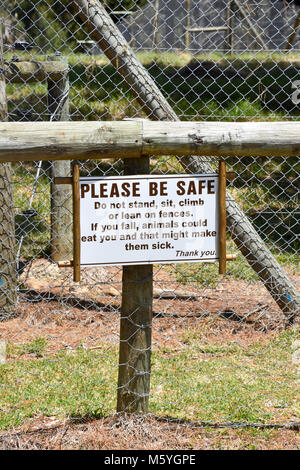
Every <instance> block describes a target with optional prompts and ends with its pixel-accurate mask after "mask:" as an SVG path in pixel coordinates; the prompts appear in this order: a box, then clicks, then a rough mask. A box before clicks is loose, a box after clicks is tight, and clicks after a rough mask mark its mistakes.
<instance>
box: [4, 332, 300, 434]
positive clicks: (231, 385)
mask: <svg viewBox="0 0 300 470" xmlns="http://www.w3.org/2000/svg"><path fill="white" fill-rule="evenodd" d="M296 338H297V332H296V331H293V330H289V331H285V332H283V333H281V334H278V335H277V336H274V337H273V338H272V339H269V340H259V341H257V340H256V341H255V342H253V343H252V344H249V345H248V346H247V347H242V346H241V345H240V344H239V343H238V342H226V341H223V342H220V341H219V342H216V343H213V342H207V339H206V337H205V336H204V335H203V331H202V326H201V325H200V324H199V325H198V326H197V327H195V328H192V329H186V330H185V331H184V332H183V333H182V336H181V341H182V348H181V349H180V350H178V349H177V350H174V349H173V348H169V347H166V346H163V345H161V347H160V348H159V350H157V351H155V353H153V355H152V376H151V398H150V409H149V411H150V412H151V413H154V414H156V415H159V416H172V417H174V418H176V417H177V418H185V419H192V420H202V421H213V422H224V421H225V422H226V421H230V422H235V421H242V422H249V423H255V422H261V423H264V422H268V423H270V422H286V421H289V420H291V421H292V420H296V419H297V418H299V412H300V410H299V401H298V398H297V392H296V385H297V380H299V370H297V367H296V365H294V364H293V363H292V360H291V358H292V348H291V345H292V342H293V341H294V340H295V339H296ZM33 343H34V342H31V344H30V347H29V346H27V348H26V347H25V350H26V353H27V355H28V354H31V355H32V356H33V359H31V358H30V357H29V358H27V359H26V360H22V359H19V356H18V354H16V350H17V348H18V346H12V345H11V346H10V350H11V351H12V352H13V353H12V354H11V357H12V358H13V359H11V360H12V362H10V363H8V364H6V365H1V366H0V377H1V380H0V397H1V398H0V408H1V412H0V423H1V424H0V426H1V429H8V428H10V427H12V426H18V425H20V424H21V423H22V422H24V421H26V420H28V419H30V418H34V417H36V416H40V415H45V416H56V417H58V418H59V419H64V418H66V417H72V416H73V417H75V416H76V417H84V416H86V415H89V416H94V417H100V416H107V415H109V414H112V413H114V412H115V407H116V384H117V370H118V367H117V364H118V362H117V361H118V351H117V347H115V346H108V345H105V344H102V345H101V346H100V345H99V349H97V350H93V351H89V350H85V349H82V348H78V349H77V350H75V351H60V352H59V353H57V354H54V355H51V354H48V355H47V343H46V342H45V341H43V343H41V340H40V339H37V341H35V343H34V344H33ZM40 348H42V354H40V355H43V358H41V359H37V358H34V357H37V349H38V352H40ZM23 349H24V345H23ZM21 357H22V356H21Z"/></svg>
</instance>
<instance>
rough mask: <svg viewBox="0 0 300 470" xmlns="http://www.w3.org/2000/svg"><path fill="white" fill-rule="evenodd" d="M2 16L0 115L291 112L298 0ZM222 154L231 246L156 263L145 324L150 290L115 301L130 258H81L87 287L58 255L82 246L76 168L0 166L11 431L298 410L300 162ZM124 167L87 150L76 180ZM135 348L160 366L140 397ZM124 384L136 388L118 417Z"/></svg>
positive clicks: (94, 5) (0, 405)
mask: <svg viewBox="0 0 300 470" xmlns="http://www.w3.org/2000/svg"><path fill="white" fill-rule="evenodd" d="M0 13H1V14H0V19H1V41H0V42H1V47H2V53H1V62H2V63H1V71H0V72H1V73H0V82H1V97H0V99H1V119H2V121H5V120H9V121H20V122H25V121H26V122H30V121H49V126H51V124H50V123H51V122H54V121H66V120H74V121H86V120H89V121H97V120H101V121H105V120H106V121H113V120H123V119H128V118H131V119H136V118H143V119H150V120H171V121H176V120H178V121H179V120H183V121H258V122H259V121H274V120H275V121H276V120H277V121H284V120H299V116H300V110H299V103H300V75H299V67H300V61H299V41H300V28H299V30H298V26H299V24H300V7H299V6H298V2H293V1H284V0H282V1H281V0H273V1H272V0H248V1H242V0H212V1H207V0H204V1H201V2H200V1H197V0H107V1H106V2H102V1H96V0H74V1H73V2H69V1H65V0H48V1H43V0H34V1H27V0H19V1H16V0H9V1H8V0H0ZM298 33H299V34H298ZM216 125H217V123H216ZM226 161H227V169H228V171H229V172H231V178H230V179H229V180H228V182H227V196H226V199H227V253H228V254H231V255H234V256H233V257H234V258H235V259H234V260H233V261H230V262H228V264H227V274H226V275H219V274H218V267H217V265H216V264H214V263H209V264H205V263H179V264H166V265H164V264H162V265H154V266H153V270H154V272H153V307H152V310H153V318H152V320H151V328H150V320H149V324H144V323H141V321H140V318H141V317H140V312H141V311H143V310H145V309H147V308H148V307H149V306H147V305H145V304H144V303H143V299H142V298H140V297H138V300H136V302H137V304H136V305H135V307H132V306H131V310H130V311H127V310H126V308H125V307H124V305H123V309H122V311H121V304H122V267H120V266H104V267H92V268H82V270H81V282H80V283H74V282H73V279H72V268H71V267H66V268H60V267H58V262H59V261H63V260H71V259H72V236H73V235H72V194H71V189H70V186H68V185H59V186H58V185H56V184H54V178H55V177H57V176H70V175H71V163H70V162H65V161H63V162H45V161H43V162H42V161H40V162H38V161H36V162H15V163H11V164H10V163H2V164H1V165H0V221H1V226H0V247H1V251H0V310H1V311H0V315H1V320H2V321H1V323H0V361H1V362H2V365H0V377H1V379H0V394H1V398H0V421H1V423H2V424H1V428H0V429H1V430H2V431H3V432H5V435H6V434H7V432H10V431H11V430H12V429H15V428H18V429H19V428H20V429H23V428H22V426H23V427H24V426H25V425H27V423H28V422H31V423H35V424H37V425H39V426H43V425H45V423H48V424H49V422H51V421H49V420H51V419H52V420H53V422H54V423H56V424H57V423H58V424H60V423H62V422H65V420H66V419H67V418H68V419H72V418H73V419H75V418H76V419H82V418H83V417H86V416H89V417H91V416H93V417H98V418H99V417H109V416H118V414H119V412H120V411H125V412H130V411H132V410H135V411H138V412H139V411H143V406H144V405H143V403H145V400H146V401H147V407H148V409H147V413H148V414H147V416H148V417H149V416H150V417H151V416H152V417H153V419H156V420H157V423H160V426H165V424H166V423H167V422H168V423H170V425H171V424H172V423H174V422H177V423H179V422H180V423H185V424H186V425H189V426H190V427H191V426H192V424H193V425H197V423H198V425H200V424H201V425H207V426H214V425H225V424H226V423H227V425H229V426H233V425H235V426H238V425H241V426H262V427H263V426H273V425H276V426H279V427H280V426H289V425H290V424H291V423H295V422H299V421H300V418H299V395H298V394H297V388H298V387H299V378H300V375H299V374H300V369H299V367H300V362H299V351H300V343H299V341H300V340H299V326H298V325H297V318H298V316H299V313H300V312H299V306H300V301H299V285H300V271H299V243H300V238H299V233H300V230H299V228H300V225H299V220H300V219H299V183H300V164H299V157H277V158H269V157H259V158H258V157H257V156H255V155H253V157H238V156H236V157H230V158H228V159H227V160H226ZM216 167H217V159H216V158H214V157H211V158H202V159H200V158H195V157H176V155H175V156H174V155H165V156H159V157H158V156H155V155H154V156H153V157H151V158H150V161H149V172H150V173H151V174H155V175H176V174H183V173H185V172H188V173H191V174H193V173H206V172H211V171H215V169H216ZM124 171H125V174H126V172H127V174H128V169H127V170H126V167H125V169H124V161H123V160H122V159H114V160H112V159H102V160H97V159H95V160H88V161H84V162H80V172H81V175H82V176H98V177H101V176H120V175H123V174H124ZM146 281H147V280H146ZM146 281H145V278H140V279H139V280H138V279H136V280H132V279H130V277H129V278H127V280H126V275H124V273H123V291H124V289H125V290H126V291H127V297H128V296H129V297H132V298H134V297H135V293H136V290H138V288H137V283H138V282H140V283H145V282H146ZM147 288H148V287H147V286H145V290H146V289H147ZM128 292H129V293H128ZM123 294H124V292H123ZM123 303H124V302H123ZM120 312H122V313H120ZM120 317H121V324H122V320H124V319H126V320H127V322H128V325H129V326H128V331H127V336H126V334H125V336H124V334H123V336H122V334H121V338H120V333H119V331H120V326H119V324H120ZM151 329H152V346H151V348H147V350H146V351H145V350H141V349H140V346H139V344H140V343H139V338H140V337H141V336H143V335H149V334H151V331H150V330H151ZM123 333H124V332H123ZM120 339H121V343H120V344H121V346H122V347H121V350H124V348H125V349H126V348H127V349H128V348H129V349H130V348H131V353H132V354H131V360H132V362H131V363H130V364H128V363H127V364H124V363H122V353H120V358H118V354H119V352H118V351H119V342H120ZM135 340H136V341H135ZM150 343H151V341H150ZM122 348H123V349H122ZM123 352H124V351H123ZM133 356H134V357H133ZM146 356H147V359H145V357H146ZM132 357H133V358H132ZM141 357H142V359H141ZM140 359H141V360H142V361H144V360H148V361H151V382H150V390H146V393H145V389H143V391H142V392H141V393H140V394H139V393H138V392H136V391H137V390H139V388H138V385H137V383H138V381H139V380H144V377H141V375H142V372H141V370H140V369H139V367H140V362H141V361H140ZM119 362H120V365H119ZM126 366H127V372H126V373H128V374H129V375H128V376H127V382H126V380H125V381H124V380H123V382H122V383H120V382H119V383H118V379H117V377H118V371H119V370H120V369H122V367H123V368H124V367H125V368H126ZM128 370H129V372H128ZM147 374H150V368H149V371H148V372H147ZM120 390H121V392H122V393H120ZM133 390H135V392H134V391H133ZM122 394H123V395H122ZM117 395H119V399H120V396H121V395H122V396H123V398H124V396H126V397H127V398H126V400H127V401H126V400H125V402H124V401H123V409H121V408H120V403H119V404H118V411H117V412H116V409H117ZM145 395H146V396H145ZM128 397H129V398H128ZM121 401H122V400H121ZM148 401H149V403H148ZM124 403H126V405H124ZM139 404H141V405H139ZM120 419H121V417H120ZM176 420H177V421H176ZM189 423H190V424H189ZM48 424H47V425H48ZM128 429H130V426H129V427H128ZM3 435H4V434H3ZM0 437H1V434H0ZM3 439H4V438H3ZM3 439H2V440H3ZM1 442H2V441H1ZM7 445H8V444H7ZM124 445H125V444H124Z"/></svg>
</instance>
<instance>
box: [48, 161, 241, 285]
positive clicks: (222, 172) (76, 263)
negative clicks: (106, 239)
mask: <svg viewBox="0 0 300 470" xmlns="http://www.w3.org/2000/svg"><path fill="white" fill-rule="evenodd" d="M218 174H219V187H218V217H219V220H218V225H219V240H218V248H219V274H221V275H224V274H226V262H227V261H232V260H234V259H235V258H236V256H235V255H227V254H226V180H227V178H228V177H229V178H230V177H231V174H230V173H226V162H225V160H224V159H222V158H220V160H219V168H218ZM79 178H80V176H79V164H78V163H74V165H73V174H72V177H58V178H55V181H54V182H55V184H71V185H72V193H73V260H71V261H60V262H59V263H58V266H59V267H73V280H74V282H80V195H79Z"/></svg>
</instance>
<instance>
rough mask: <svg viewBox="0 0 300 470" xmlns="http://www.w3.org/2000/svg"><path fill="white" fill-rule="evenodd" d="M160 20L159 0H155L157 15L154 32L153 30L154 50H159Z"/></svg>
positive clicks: (155, 16)
mask: <svg viewBox="0 0 300 470" xmlns="http://www.w3.org/2000/svg"><path fill="white" fill-rule="evenodd" d="M158 18H159V0H155V15H154V30H153V42H152V49H155V50H156V48H157V43H158Z"/></svg>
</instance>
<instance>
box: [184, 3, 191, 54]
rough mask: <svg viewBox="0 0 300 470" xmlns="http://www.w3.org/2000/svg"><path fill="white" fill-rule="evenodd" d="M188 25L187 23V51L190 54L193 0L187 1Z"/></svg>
mask: <svg viewBox="0 0 300 470" xmlns="http://www.w3.org/2000/svg"><path fill="white" fill-rule="evenodd" d="M185 5H186V6H185V8H186V23H185V50H186V51H187V52H188V51H189V48H190V43H191V33H190V27H191V0H185Z"/></svg>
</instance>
